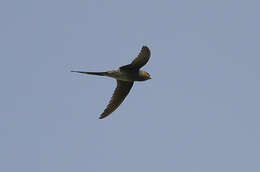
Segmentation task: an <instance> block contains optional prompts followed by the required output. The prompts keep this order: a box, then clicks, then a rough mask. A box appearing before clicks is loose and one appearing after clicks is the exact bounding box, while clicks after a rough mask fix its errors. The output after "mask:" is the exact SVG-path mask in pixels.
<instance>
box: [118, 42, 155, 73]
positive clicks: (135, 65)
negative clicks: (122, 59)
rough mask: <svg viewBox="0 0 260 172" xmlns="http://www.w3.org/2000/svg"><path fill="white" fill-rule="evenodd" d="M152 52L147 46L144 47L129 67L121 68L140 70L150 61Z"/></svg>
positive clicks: (123, 67)
mask: <svg viewBox="0 0 260 172" xmlns="http://www.w3.org/2000/svg"><path fill="white" fill-rule="evenodd" d="M150 56H151V52H150V50H149V48H148V47H147V46H143V47H142V50H141V51H140V53H139V54H138V56H137V57H136V58H135V59H134V60H133V61H132V62H131V63H130V64H128V65H125V66H122V67H120V69H123V70H139V69H140V68H141V67H143V66H144V65H145V64H146V63H147V62H148V60H149V58H150Z"/></svg>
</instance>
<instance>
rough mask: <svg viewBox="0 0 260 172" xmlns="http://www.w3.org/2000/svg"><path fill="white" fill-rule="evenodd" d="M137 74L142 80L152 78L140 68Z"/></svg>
mask: <svg viewBox="0 0 260 172" xmlns="http://www.w3.org/2000/svg"><path fill="white" fill-rule="evenodd" d="M139 74H140V76H141V77H142V78H143V79H144V80H148V79H152V78H151V76H150V74H149V73H148V72H145V71H142V70H140V71H139Z"/></svg>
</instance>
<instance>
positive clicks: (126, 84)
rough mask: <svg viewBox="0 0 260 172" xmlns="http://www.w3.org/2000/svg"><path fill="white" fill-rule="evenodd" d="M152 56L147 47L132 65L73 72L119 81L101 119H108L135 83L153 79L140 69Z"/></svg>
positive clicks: (144, 47) (143, 48)
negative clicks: (102, 70)
mask: <svg viewBox="0 0 260 172" xmlns="http://www.w3.org/2000/svg"><path fill="white" fill-rule="evenodd" d="M150 56H151V52H150V50H149V48H148V47H147V46H143V47H142V49H141V51H140V53H139V54H138V56H137V57H136V58H135V59H134V60H133V61H132V62H131V63H130V64H128V65H124V66H121V67H119V68H117V69H113V70H109V71H106V72H83V71H71V72H77V73H83V74H91V75H99V76H107V77H112V78H115V79H116V80H117V87H116V89H115V91H114V93H113V96H112V98H111V99H110V101H109V103H108V105H107V107H106V108H105V110H104V112H103V113H102V114H101V115H100V117H99V119H103V118H105V117H107V116H108V115H110V114H111V113H112V112H114V111H115V110H116V109H117V108H118V107H119V105H120V104H121V103H122V102H123V101H124V99H125V98H126V96H127V95H128V93H129V92H130V90H131V88H132V86H133V84H134V81H145V80H148V79H151V77H150V74H149V73H147V72H145V71H142V70H140V68H141V67H143V66H144V65H145V64H146V63H147V62H148V60H149V58H150Z"/></svg>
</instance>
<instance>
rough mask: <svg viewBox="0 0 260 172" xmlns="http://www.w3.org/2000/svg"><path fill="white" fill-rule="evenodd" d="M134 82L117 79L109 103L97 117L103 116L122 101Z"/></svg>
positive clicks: (113, 109)
mask: <svg viewBox="0 0 260 172" xmlns="http://www.w3.org/2000/svg"><path fill="white" fill-rule="evenodd" d="M133 84H134V82H126V81H120V80H117V87H116V89H115V91H114V93H113V96H112V98H111V100H110V101H109V104H108V105H107V107H106V109H105V110H104V112H103V113H102V114H101V115H100V117H99V119H102V118H105V117H106V116H108V115H110V114H111V113H112V112H114V111H115V110H116V108H118V106H119V105H120V104H121V103H122V102H123V101H124V99H125V98H126V96H127V95H128V93H129V91H130V90H131V88H132V86H133Z"/></svg>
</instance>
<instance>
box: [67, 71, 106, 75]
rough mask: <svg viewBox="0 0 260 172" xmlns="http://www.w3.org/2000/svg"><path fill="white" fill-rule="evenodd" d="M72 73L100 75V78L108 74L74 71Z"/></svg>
mask: <svg viewBox="0 0 260 172" xmlns="http://www.w3.org/2000/svg"><path fill="white" fill-rule="evenodd" d="M71 72H76V73H83V74H90V75H99V76H105V74H106V72H83V71H74V70H72V71H71Z"/></svg>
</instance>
